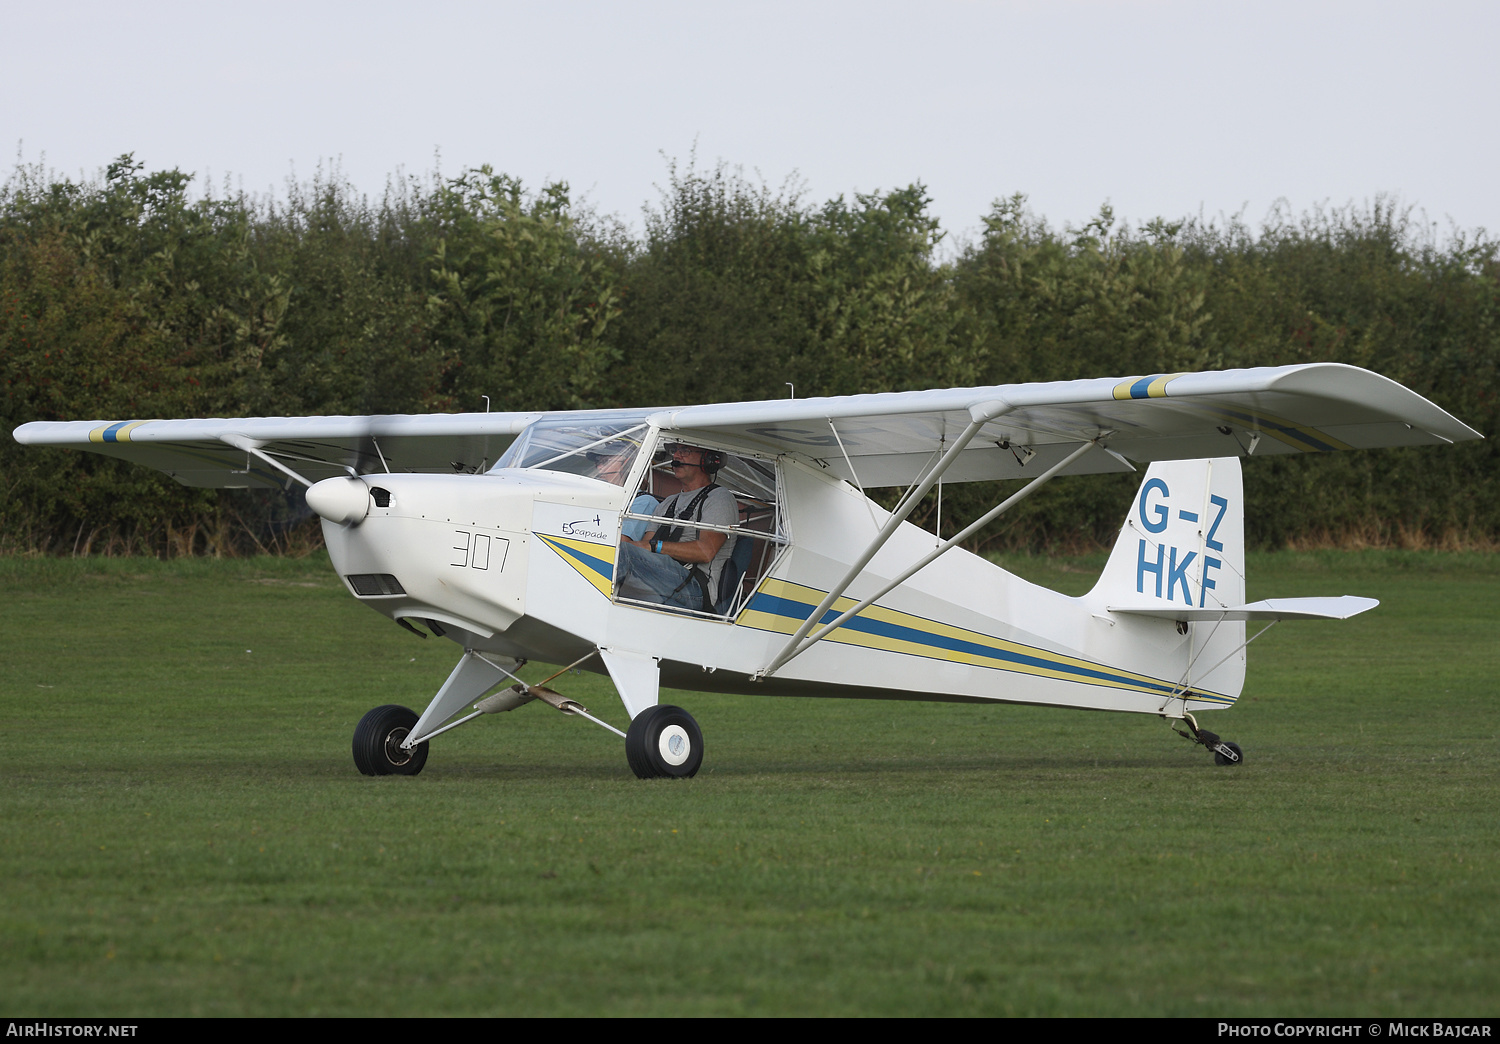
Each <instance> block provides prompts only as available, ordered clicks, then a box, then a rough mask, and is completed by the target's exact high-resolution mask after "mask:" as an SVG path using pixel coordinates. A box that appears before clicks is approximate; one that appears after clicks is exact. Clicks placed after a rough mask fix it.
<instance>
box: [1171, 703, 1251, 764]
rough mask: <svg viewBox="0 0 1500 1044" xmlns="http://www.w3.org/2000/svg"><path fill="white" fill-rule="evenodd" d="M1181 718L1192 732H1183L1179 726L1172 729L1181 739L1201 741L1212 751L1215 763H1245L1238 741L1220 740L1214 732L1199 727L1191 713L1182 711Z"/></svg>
mask: <svg viewBox="0 0 1500 1044" xmlns="http://www.w3.org/2000/svg"><path fill="white" fill-rule="evenodd" d="M1182 720H1183V722H1184V723H1186V725H1187V727H1188V728H1190V729H1192V730H1193V731H1192V733H1191V734H1189V733H1186V732H1183V731H1182V730H1181V729H1179V728H1173V729H1172V731H1173V732H1175V733H1177V735H1179V736H1181V737H1182V738H1183V739H1189V740H1192V741H1193V742H1194V743H1201V744H1203V745H1204V746H1205V747H1207V748H1208V749H1209V750H1211V751H1213V755H1214V764H1215V765H1243V764H1244V763H1245V754H1244V752H1243V751H1241V750H1240V745H1239V744H1238V743H1229V742H1227V741H1225V740H1221V739H1220V738H1219V737H1218V735H1217V734H1216V733H1213V732H1209V731H1208V730H1207V729H1204V728H1199V727H1198V722H1197V721H1196V720H1194V718H1193V716H1192V715H1191V714H1187V713H1184V714H1183V715H1182Z"/></svg>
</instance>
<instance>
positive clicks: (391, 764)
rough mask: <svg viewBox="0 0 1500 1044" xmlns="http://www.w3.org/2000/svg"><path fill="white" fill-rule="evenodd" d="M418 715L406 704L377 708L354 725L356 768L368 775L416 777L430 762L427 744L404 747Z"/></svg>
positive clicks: (392, 704)
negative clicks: (404, 748)
mask: <svg viewBox="0 0 1500 1044" xmlns="http://www.w3.org/2000/svg"><path fill="white" fill-rule="evenodd" d="M416 724H417V716H416V714H415V713H414V712H413V711H411V710H410V709H409V708H407V707H401V706H398V705H397V704H394V703H388V704H386V705H385V706H384V707H376V708H375V709H374V710H372V711H371V712H370V713H368V714H366V715H365V716H364V717H363V718H360V719H359V724H358V725H356V726H354V767H355V768H357V769H359V770H360V772H362V773H364V774H365V775H366V776H415V775H416V774H417V773H418V772H421V771H422V766H423V765H425V764H427V744H426V743H418V744H417V745H416V746H415V747H413V748H412V749H411V750H409V751H407V750H402V749H401V741H402V740H404V739H406V737H407V736H409V735H410V734H411V730H412V727H413V726H415V725H416Z"/></svg>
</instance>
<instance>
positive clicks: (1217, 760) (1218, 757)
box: [1214, 742, 1245, 765]
mask: <svg viewBox="0 0 1500 1044" xmlns="http://www.w3.org/2000/svg"><path fill="white" fill-rule="evenodd" d="M1224 746H1226V747H1228V748H1229V749H1230V750H1232V751H1234V754H1235V757H1237V758H1239V760H1238V761H1230V760H1229V759H1228V758H1226V757H1225V756H1224V755H1222V754H1220V753H1219V752H1218V751H1214V764H1215V765H1243V764H1244V763H1245V752H1244V751H1242V750H1240V745H1239V744H1238V743H1227V742H1226V743H1225V744H1224Z"/></svg>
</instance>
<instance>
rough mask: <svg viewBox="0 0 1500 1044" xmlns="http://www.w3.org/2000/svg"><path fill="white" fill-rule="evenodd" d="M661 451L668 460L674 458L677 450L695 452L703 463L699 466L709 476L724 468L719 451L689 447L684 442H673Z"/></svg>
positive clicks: (722, 456)
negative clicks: (665, 454)
mask: <svg viewBox="0 0 1500 1044" xmlns="http://www.w3.org/2000/svg"><path fill="white" fill-rule="evenodd" d="M663 449H664V450H665V451H666V453H667V457H668V458H669V459H670V458H672V457H675V456H676V455H677V451H678V450H697V451H698V453H699V458H698V459H699V460H701V461H702V462H703V463H702V464H701V465H699V466H700V467H702V468H703V470H704V471H706V472H707V473H708V474H709V475H715V474H717V473H718V472H719V471H720V469H722V468H723V467H724V454H723V453H722V452H721V451H719V450H714V449H704V448H703V447H702V446H689V445H688V444H687V443H685V442H673V443H670V444H668V445H667V446H665V447H663Z"/></svg>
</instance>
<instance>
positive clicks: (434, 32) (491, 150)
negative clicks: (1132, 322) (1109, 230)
mask: <svg viewBox="0 0 1500 1044" xmlns="http://www.w3.org/2000/svg"><path fill="white" fill-rule="evenodd" d="M4 11H5V16H4V22H3V24H4V25H5V36H6V38H7V46H6V48H5V53H6V55H5V59H4V61H3V62H0V143H7V147H9V148H13V149H14V148H16V147H17V146H19V147H20V149H21V155H22V158H23V159H24V160H25V161H26V162H29V163H35V162H37V161H38V160H42V159H45V162H46V164H47V166H49V167H51V168H55V169H56V170H58V171H59V172H61V173H65V174H69V175H74V176H76V175H78V174H79V173H80V172H83V173H86V174H90V175H92V174H93V173H95V172H97V171H98V170H99V169H100V168H102V167H103V166H104V165H105V164H106V163H107V162H108V161H109V160H110V159H111V158H113V157H115V156H117V155H119V154H120V153H123V152H134V153H135V155H136V158H137V159H139V160H142V161H144V162H145V163H146V164H147V166H148V168H149V169H153V170H154V169H160V168H170V167H180V168H182V169H183V170H188V171H193V172H196V173H197V174H198V176H199V179H200V181H201V180H202V179H203V178H205V177H211V178H212V181H213V183H214V184H215V185H216V186H217V185H220V184H221V183H222V181H223V179H224V177H225V175H232V176H233V179H234V181H233V183H234V185H235V186H236V187H238V186H243V187H244V188H245V189H248V190H251V191H255V192H268V191H276V192H278V193H282V192H284V186H285V182H286V179H287V177H288V176H289V175H291V174H292V173H294V172H295V174H296V175H297V176H298V177H304V178H305V177H306V176H308V175H310V174H311V173H312V172H313V170H314V169H315V168H316V167H317V165H318V164H319V163H320V162H323V163H325V164H326V163H328V162H329V161H330V160H332V161H336V162H337V163H338V164H339V165H340V167H341V169H342V171H343V173H344V174H345V176H347V177H348V179H349V180H350V181H352V182H353V183H354V184H355V185H356V186H358V187H359V188H361V189H363V190H366V191H369V192H373V193H378V192H379V191H380V190H381V188H382V186H383V185H384V183H385V179H386V177H387V175H389V174H391V173H392V172H394V171H396V170H397V169H398V168H405V169H406V170H407V171H408V172H410V173H426V172H430V171H431V170H432V169H433V166H434V155H435V154H437V153H440V154H441V168H442V171H443V172H444V173H445V174H450V175H451V174H454V173H457V172H458V171H459V170H460V169H462V168H463V167H466V166H471V165H478V164H480V163H486V162H487V163H490V164H492V165H493V166H494V167H496V168H497V169H499V170H502V171H505V172H508V173H512V174H516V175H519V176H520V177H522V178H523V179H524V180H525V181H526V182H527V184H528V185H531V186H536V185H538V184H540V183H541V182H543V181H544V180H552V179H562V180H566V181H568V182H569V183H570V184H571V185H572V187H573V190H574V194H575V197H577V196H584V197H586V198H587V199H588V200H589V201H590V202H591V203H592V204H593V205H594V206H595V207H596V208H597V209H598V210H600V211H602V212H605V213H616V214H618V215H619V216H620V217H621V218H623V219H624V220H626V221H628V222H630V223H632V224H635V225H637V226H638V225H639V220H640V212H641V207H642V205H643V204H645V203H647V202H651V201H654V200H655V199H656V198H657V191H656V188H655V186H657V185H660V184H663V183H665V181H666V170H667V168H666V163H665V161H664V160H663V154H665V155H666V156H670V157H676V158H677V159H678V160H679V161H681V162H683V163H685V162H686V161H687V159H688V157H689V155H690V153H691V152H692V150H693V148H694V145H695V143H696V148H697V157H698V163H699V165H700V166H712V165H713V164H715V163H716V162H719V161H724V162H726V163H728V164H730V165H732V166H738V167H743V168H744V170H745V173H746V174H747V175H748V176H750V177H752V178H753V177H757V176H759V177H763V178H764V179H765V180H766V181H768V182H770V183H771V184H772V185H773V186H774V185H780V184H781V183H782V182H784V181H785V180H786V179H787V178H788V177H789V176H791V175H793V174H796V175H798V176H799V177H800V178H801V179H802V182H803V184H804V185H805V190H806V194H807V196H808V198H810V199H811V200H814V201H821V200H823V199H827V198H829V197H832V196H836V195H839V194H851V193H854V192H870V191H875V190H879V189H889V188H892V187H897V186H902V185H906V184H909V183H910V182H913V181H921V182H923V183H924V184H925V185H926V186H927V187H928V189H929V191H930V193H931V195H932V197H933V200H934V203H933V210H934V212H935V213H936V214H937V215H938V216H939V217H940V218H941V219H942V222H943V225H944V227H945V228H947V229H949V230H952V231H954V232H959V233H962V232H963V231H964V230H973V229H975V228H977V226H978V225H979V219H980V217H981V215H983V214H984V213H985V212H986V211H987V210H988V208H989V205H990V203H991V201H992V200H994V199H995V198H996V197H1000V196H1008V195H1010V194H1011V193H1014V192H1023V193H1026V194H1027V195H1028V196H1029V197H1030V199H1031V203H1032V207H1033V209H1034V210H1035V211H1037V212H1038V213H1040V214H1042V215H1044V216H1046V217H1047V218H1048V219H1049V220H1051V221H1052V222H1053V223H1054V224H1056V225H1061V224H1064V223H1073V224H1078V223H1081V222H1082V221H1084V220H1086V219H1087V218H1088V217H1090V216H1091V215H1092V214H1094V213H1095V212H1096V211H1097V210H1098V208H1099V205H1100V204H1101V203H1103V202H1105V201H1109V202H1111V203H1112V204H1113V205H1114V207H1115V210H1116V213H1117V214H1118V215H1119V216H1121V217H1123V218H1126V219H1129V220H1131V221H1132V222H1133V223H1140V222H1141V221H1144V220H1147V219H1149V218H1151V217H1154V216H1158V215H1161V216H1166V217H1181V216H1184V215H1187V214H1196V213H1198V212H1199V211H1200V210H1201V211H1203V212H1204V213H1205V214H1206V215H1207V216H1209V217H1214V216H1216V215H1218V214H1220V213H1233V212H1236V211H1240V210H1242V209H1243V211H1244V213H1245V215H1246V216H1247V217H1248V218H1249V219H1250V220H1252V221H1253V222H1257V223H1258V222H1259V221H1260V219H1261V218H1263V217H1264V215H1265V214H1266V212H1267V210H1268V208H1269V207H1270V206H1271V205H1272V203H1273V202H1274V201H1275V200H1277V199H1278V198H1284V199H1286V200H1287V201H1288V202H1289V203H1290V204H1291V206H1292V207H1293V208H1295V209H1298V210H1302V209H1305V208H1307V207H1309V206H1312V205H1314V204H1318V203H1322V202H1327V203H1331V204H1334V205H1341V204H1344V203H1349V202H1354V203H1358V204H1363V203H1365V202H1366V201H1370V200H1373V199H1374V198H1375V197H1376V196H1377V195H1378V194H1382V193H1384V194H1392V195H1396V196H1399V197H1400V199H1401V200H1403V201H1405V202H1406V203H1407V204H1414V205H1416V206H1418V207H1420V208H1422V209H1423V210H1425V211H1426V214H1427V216H1428V218H1429V220H1431V221H1434V222H1436V223H1437V224H1438V225H1439V227H1440V230H1446V229H1447V227H1448V224H1449V222H1450V220H1451V222H1453V223H1455V224H1456V225H1457V226H1459V227H1460V228H1463V229H1469V230H1472V229H1475V228H1477V227H1480V226H1484V227H1487V228H1488V229H1490V230H1493V231H1496V232H1500V201H1497V195H1496V191H1495V185H1496V182H1497V171H1500V163H1497V160H1500V145H1497V140H1500V135H1497V133H1496V102H1497V100H1500V89H1497V88H1500V61H1497V54H1496V51H1497V45H1500V3H1495V2H1493V0H1491V2H1487V3H1478V2H1470V3H1445V2H1441V0H1426V2H1423V3H1420V4H1419V3H1381V2H1375V0H1365V2H1359V3H1351V2H1328V3H1319V2H1316V0H1304V2H1297V3H1283V2H1266V0H1260V2H1255V3H1238V2H1217V3H1188V2H1179V0H1154V2H1153V0H1118V2H1106V0H1055V2H1050V3H1047V2H1019V0H1010V2H1007V0H992V2H985V0H972V2H951V3H944V2H935V0H929V2H927V3H922V4H916V3H880V2H863V3H851V2H828V3H814V2H803V3H777V2H767V3H738V4H706V3H701V2H700V3H677V2H656V3H627V2H617V3H583V2H580V3H565V2H556V3H552V4H539V3H532V4H507V3H475V4H468V3H449V2H441V0H434V2H428V3H423V4H404V3H370V2H366V3H362V4H348V3H344V4H323V3H318V2H312V0H304V2H299V3H279V2H262V3H256V4H234V5H229V4H222V5H205V4H201V3H193V4H170V3H150V4H141V3H131V2H123V0H110V2H107V3H67V2H66V0H62V2H57V3H53V4H39V3H24V4H23V3H21V2H19V0H4ZM7 166H8V164H7Z"/></svg>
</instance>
